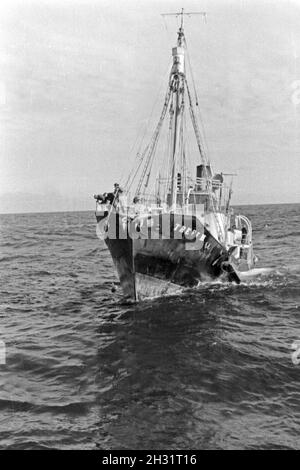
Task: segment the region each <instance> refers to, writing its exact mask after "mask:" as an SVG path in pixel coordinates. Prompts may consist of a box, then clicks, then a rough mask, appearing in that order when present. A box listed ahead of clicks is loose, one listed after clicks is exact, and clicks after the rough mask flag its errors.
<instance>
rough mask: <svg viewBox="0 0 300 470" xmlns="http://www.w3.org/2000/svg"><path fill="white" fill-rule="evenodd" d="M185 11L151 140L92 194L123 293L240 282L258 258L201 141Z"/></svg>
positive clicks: (143, 294)
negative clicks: (109, 185)
mask: <svg viewBox="0 0 300 470" xmlns="http://www.w3.org/2000/svg"><path fill="white" fill-rule="evenodd" d="M185 14H186V13H184V12H183V10H182V12H181V13H178V14H176V15H178V16H180V19H181V25H180V27H179V31H178V38H177V44H176V46H175V47H174V48H173V49H172V64H171V69H170V72H169V80H168V84H167V91H166V95H165V99H164V103H163V108H162V111H161V115H160V118H159V120H158V124H157V126H156V127H155V129H154V132H153V135H152V137H151V139H150V142H148V144H147V145H146V146H145V148H144V150H143V152H141V153H139V154H138V155H137V160H136V163H135V166H134V168H133V170H132V171H131V172H130V174H129V176H128V178H127V181H126V182H125V183H124V185H121V186H119V185H118V184H115V189H114V191H113V192H111V193H104V194H100V195H95V199H96V219H97V233H98V236H99V237H100V238H102V239H104V240H105V243H106V245H107V247H108V249H109V251H110V253H111V256H112V259H113V261H114V264H115V267H116V269H117V272H118V276H119V279H120V284H121V287H122V289H123V292H124V295H125V296H126V297H127V298H130V299H133V300H141V299H144V298H148V297H155V296H161V295H165V294H170V293H176V292H178V291H179V290H180V289H182V288H184V287H195V286H197V285H199V283H202V282H207V281H210V280H215V279H217V278H219V277H223V278H225V279H226V280H227V281H229V282H235V283H239V282H240V277H239V272H241V271H246V270H249V269H251V268H252V267H253V265H254V262H255V256H254V254H253V247H252V227H251V222H250V221H249V219H248V218H247V217H245V216H242V215H237V216H234V215H233V210H232V208H231V206H230V202H231V195H232V175H229V174H226V173H221V172H219V173H216V172H215V171H214V170H213V167H212V164H211V162H210V160H209V158H208V152H207V151H206V149H205V146H204V141H205V139H204V137H203V130H202V129H201V126H200V122H201V119H199V116H200V114H199V105H198V98H197V92H196V88H195V85H194V80H193V75H192V71H191V68H190V61H189V56H188V49H187V42H186V38H185V34H184V28H183V19H184V15H185ZM199 14H201V15H205V14H204V13H199ZM190 79H191V81H192V87H191V86H190ZM192 90H193V92H192ZM163 134H164V137H163ZM195 157H196V162H195V164H194V165H192V163H191V162H192V159H193V158H194V159H195ZM228 177H230V178H231V182H230V184H229V185H228V184H227V179H228Z"/></svg>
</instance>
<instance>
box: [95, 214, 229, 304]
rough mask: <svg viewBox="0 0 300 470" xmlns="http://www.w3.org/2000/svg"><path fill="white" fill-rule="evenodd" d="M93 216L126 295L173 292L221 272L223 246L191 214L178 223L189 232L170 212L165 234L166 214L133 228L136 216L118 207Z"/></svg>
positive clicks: (225, 256) (137, 297)
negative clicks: (116, 210) (108, 213)
mask: <svg viewBox="0 0 300 470" xmlns="http://www.w3.org/2000/svg"><path fill="white" fill-rule="evenodd" d="M96 216H97V224H98V230H99V233H100V234H102V236H103V238H104V239H105V243H106V245H107V247H108V249H109V251H110V253H111V256H112V259H113V261H114V264H115V266H116V269H117V272H118V276H119V279H120V284H121V287H122V289H123V292H124V295H125V296H126V297H127V298H130V299H133V300H141V299H143V298H147V297H156V296H161V295H164V294H170V293H175V292H178V291H179V290H180V289H182V288H184V287H194V286H196V285H198V283H199V282H201V281H207V280H212V279H216V278H217V277H219V276H220V275H221V274H222V273H223V272H224V270H223V266H222V265H223V264H224V261H227V260H228V254H227V251H226V248H224V247H223V246H222V245H221V244H220V243H219V242H218V241H217V240H216V239H215V238H214V237H213V236H212V235H211V234H210V233H209V231H208V230H206V229H205V228H204V226H203V225H202V224H201V222H200V221H199V219H197V218H196V217H195V216H184V223H185V225H184V226H183V227H184V228H185V229H186V228H187V227H190V229H191V230H190V232H191V233H190V234H189V235H187V232H188V231H189V229H188V230H185V233H182V230H181V229H180V223H179V224H178V223H176V224H175V222H178V220H179V222H180V218H181V217H182V216H181V215H180V216H178V215H177V216H176V215H175V216H173V219H172V217H171V223H170V224H169V225H168V227H167V232H168V233H169V236H168V233H165V229H166V227H165V224H164V222H165V219H164V218H165V217H168V219H169V220H170V214H163V215H160V216H152V220H154V223H152V227H151V228H149V227H147V226H146V224H144V226H143V225H142V227H139V230H138V231H137V230H136V228H137V225H139V224H140V223H141V219H137V218H135V219H132V218H130V217H128V216H124V214H118V213H114V214H113V215H110V216H109V217H108V215H107V214H103V215H97V214H96ZM144 220H146V219H145V218H144ZM137 222H138V223H137ZM142 222H143V221H142ZM176 228H177V230H176ZM195 233H196V235H195ZM153 238H154V239H153Z"/></svg>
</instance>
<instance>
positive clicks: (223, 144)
mask: <svg viewBox="0 0 300 470" xmlns="http://www.w3.org/2000/svg"><path fill="white" fill-rule="evenodd" d="M182 6H183V7H184V8H185V9H186V10H190V11H202V10H206V11H207V15H208V16H207V23H206V24H205V23H204V22H203V21H202V19H201V18H200V17H194V18H191V19H187V20H186V35H187V40H188V43H189V46H190V56H191V61H192V65H193V70H194V75H195V80H196V83H197V88H198V93H199V102H200V105H201V111H202V116H203V120H204V124H205V129H206V135H207V140H208V143H209V149H210V157H211V159H212V161H213V162H214V166H215V168H216V169H217V170H219V171H222V170H223V171H225V172H226V171H237V172H238V177H237V178H236V179H235V186H234V190H235V191H234V197H233V203H235V204H247V203H248V204H256V203H273V202H274V203H280V202H300V190H299V187H300V185H299V178H300V139H299V133H300V119H299V117H300V26H299V25H300V0H299V1H288V0H285V1H284V0H283V1H279V0H273V1H269V2H266V1H263V0H259V1H254V0H248V1H247V0H245V1H239V0H232V1H228V0H226V1H225V0H223V1H217V0H209V1H207V0H201V1H193V0H179V1H177V0H172V1H171V0H169V1H166V0H159V1H155V0H109V1H104V0H97V1H96V0H95V1H88V0H86V1H82V2H79V1H67V0H65V1H64V0H60V1H57V2H56V1H53V0H52V1H44V0H39V1H26V0H24V1H22V2H21V1H20V2H17V1H13V0H10V1H9V2H7V3H6V2H5V1H3V0H2V1H1V6H0V31H1V32H0V61H1V67H0V69H1V77H0V80H1V81H0V119H1V127H0V133H1V135H0V212H15V211H17V212H22V211H43V210H50V211H52V210H84V209H93V208H94V202H93V199H92V198H91V196H92V194H93V193H94V192H103V191H105V190H110V189H111V187H112V185H113V183H114V182H115V181H119V180H120V179H121V177H122V176H124V174H125V173H126V171H128V169H129V167H130V162H132V161H133V160H134V150H135V149H133V150H132V148H133V145H134V143H135V141H136V138H137V136H138V135H139V134H140V133H141V132H143V129H144V127H145V123H147V122H148V119H149V115H150V113H151V110H152V107H153V103H154V102H155V100H156V99H157V96H158V97H159V98H161V100H163V95H164V92H165V88H166V84H167V82H166V81H165V82H164V80H166V71H167V68H168V66H169V63H170V56H171V48H172V46H173V45H175V42H176V30H177V23H176V19H174V18H169V19H166V20H165V22H164V21H163V19H162V17H161V16H160V14H161V13H165V12H176V11H177V10H180V9H181V7H182ZM162 84H163V86H162ZM160 90H161V91H160ZM158 102H159V106H158V108H157V114H156V115H155V113H154V115H153V116H152V119H151V120H150V129H149V130H150V131H152V130H153V126H154V124H155V119H156V118H158V115H159V110H160V107H161V105H162V101H161V102H160V99H159V100H158Z"/></svg>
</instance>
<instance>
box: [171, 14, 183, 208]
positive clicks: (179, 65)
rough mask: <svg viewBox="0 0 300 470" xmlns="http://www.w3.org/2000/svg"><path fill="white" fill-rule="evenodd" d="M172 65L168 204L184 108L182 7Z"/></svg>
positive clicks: (173, 196)
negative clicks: (171, 138)
mask: <svg viewBox="0 0 300 470" xmlns="http://www.w3.org/2000/svg"><path fill="white" fill-rule="evenodd" d="M172 56H173V67H172V71H171V77H170V88H171V90H172V94H173V96H175V110H174V129H173V146H172V160H171V161H172V176H171V201H170V205H171V206H175V205H176V200H177V169H178V158H177V157H178V155H177V154H178V149H179V129H180V120H181V119H182V114H183V110H184V82H185V63H184V31H183V9H182V11H181V25H180V28H179V30H178V38H177V46H176V47H173V49H172Z"/></svg>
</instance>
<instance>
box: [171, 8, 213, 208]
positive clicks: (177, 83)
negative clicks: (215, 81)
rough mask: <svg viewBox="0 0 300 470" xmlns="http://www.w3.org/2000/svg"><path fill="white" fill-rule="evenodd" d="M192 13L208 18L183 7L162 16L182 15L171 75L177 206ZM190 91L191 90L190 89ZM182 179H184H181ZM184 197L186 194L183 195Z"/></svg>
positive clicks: (173, 192) (173, 189)
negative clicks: (187, 40) (187, 21)
mask: <svg viewBox="0 0 300 470" xmlns="http://www.w3.org/2000/svg"><path fill="white" fill-rule="evenodd" d="M192 15H201V16H203V17H204V18H206V13H205V12H184V9H183V8H182V9H181V12H179V13H164V14H163V15H162V16H176V17H177V18H178V17H180V28H179V30H178V33H177V34H178V38H177V46H176V47H173V49H172V56H173V67H172V70H171V76H170V91H171V93H172V96H171V103H173V99H175V105H174V108H175V109H174V124H173V136H172V137H173V142H172V155H171V168H172V175H171V201H170V205H171V206H175V205H176V200H177V170H178V152H179V134H180V131H179V130H180V125H181V121H182V117H183V111H184V92H185V84H186V77H185V48H184V46H185V38H184V29H183V23H184V17H185V16H189V17H190V16H192ZM188 93H189V90H188ZM189 102H190V107H191V97H190V94H189ZM181 180H182V179H181ZM183 197H184V195H183Z"/></svg>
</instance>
